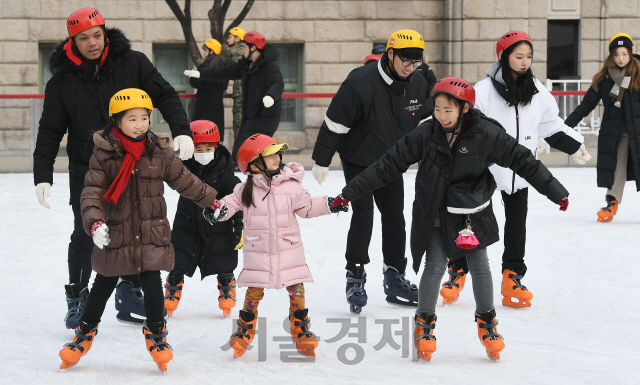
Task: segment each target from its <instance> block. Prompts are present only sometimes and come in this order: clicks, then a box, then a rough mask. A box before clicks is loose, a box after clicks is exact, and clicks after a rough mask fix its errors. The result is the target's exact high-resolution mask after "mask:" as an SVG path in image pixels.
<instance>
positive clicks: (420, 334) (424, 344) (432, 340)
mask: <svg viewBox="0 0 640 385" xmlns="http://www.w3.org/2000/svg"><path fill="white" fill-rule="evenodd" d="M437 319H438V317H436V315H435V314H427V313H422V314H416V318H415V322H416V328H415V331H414V332H413V341H414V344H415V346H416V349H417V350H418V357H420V359H422V360H424V361H426V362H429V361H431V353H433V352H435V351H436V336H434V335H433V329H435V328H436V320H437Z"/></svg>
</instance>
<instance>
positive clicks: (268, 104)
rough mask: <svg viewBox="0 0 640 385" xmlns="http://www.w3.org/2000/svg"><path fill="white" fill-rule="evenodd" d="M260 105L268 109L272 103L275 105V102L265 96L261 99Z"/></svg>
mask: <svg viewBox="0 0 640 385" xmlns="http://www.w3.org/2000/svg"><path fill="white" fill-rule="evenodd" d="M262 103H263V104H264V106H265V107H267V108H269V107H271V106H273V103H275V101H274V100H273V98H272V97H271V96H269V95H267V96H265V97H264V98H262Z"/></svg>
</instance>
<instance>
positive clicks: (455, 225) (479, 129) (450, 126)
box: [336, 77, 569, 360]
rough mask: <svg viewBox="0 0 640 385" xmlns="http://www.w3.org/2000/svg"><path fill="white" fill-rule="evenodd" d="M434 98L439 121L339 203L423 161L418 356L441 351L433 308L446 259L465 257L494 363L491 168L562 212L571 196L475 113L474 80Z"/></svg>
mask: <svg viewBox="0 0 640 385" xmlns="http://www.w3.org/2000/svg"><path fill="white" fill-rule="evenodd" d="M431 95H432V96H433V97H434V101H435V112H434V117H435V118H432V119H429V120H427V121H426V122H424V123H423V124H421V125H419V126H418V127H417V128H416V129H415V130H413V131H412V132H411V133H409V134H407V135H405V136H404V137H403V138H402V139H400V140H399V141H398V142H397V143H396V145H395V147H393V148H391V149H390V150H389V151H387V153H386V154H385V155H384V156H383V157H382V158H380V160H379V161H378V162H376V163H374V164H372V165H371V166H369V167H368V168H367V169H366V170H365V171H364V172H363V173H362V174H360V175H359V176H358V177H356V178H354V179H352V180H351V181H350V182H349V183H348V184H347V186H346V187H345V188H344V189H343V190H342V197H341V198H344V199H347V200H353V199H357V198H358V197H360V196H361V195H362V194H364V193H366V192H368V191H371V190H373V189H375V188H377V187H379V186H382V185H383V184H385V183H388V182H389V181H391V180H394V179H396V178H398V177H399V176H400V175H401V174H402V173H404V172H405V171H406V170H407V169H408V168H409V166H410V165H412V164H414V163H416V162H418V161H420V162H421V163H420V167H419V169H418V174H417V176H416V194H415V196H416V199H415V201H414V205H413V221H412V230H411V252H412V254H413V268H414V270H415V271H416V273H417V272H418V269H419V267H420V262H421V260H422V256H423V255H425V251H426V257H425V269H424V272H423V275H422V279H421V281H420V294H419V300H418V309H417V311H416V318H415V319H416V328H415V345H416V348H417V349H418V353H419V356H420V357H421V358H422V359H425V360H429V359H431V353H432V352H434V351H435V350H436V341H435V337H434V336H433V328H434V327H435V321H436V314H435V307H436V302H437V299H438V289H439V283H440V280H441V278H442V276H443V274H444V271H445V268H446V266H447V261H448V260H453V259H456V258H459V257H462V256H464V255H465V254H466V255H467V257H468V262H469V270H470V272H471V274H472V275H473V289H474V290H473V291H474V296H475V300H476V322H477V325H478V335H479V337H480V341H481V342H482V344H483V345H484V346H485V348H486V350H487V354H488V355H489V357H490V358H492V359H494V360H497V359H499V358H500V351H501V350H502V349H503V348H504V342H503V341H502V336H500V335H499V334H497V332H496V329H495V326H496V324H497V321H496V318H495V316H496V314H495V308H494V305H493V283H492V279H491V271H490V269H489V260H488V257H487V250H486V247H487V246H489V245H491V244H492V243H495V242H496V241H498V239H499V230H498V224H497V222H496V218H495V216H494V214H493V206H492V204H491V196H492V194H493V192H494V191H495V188H496V183H495V180H494V179H493V176H492V174H491V172H490V171H489V166H490V165H491V164H494V163H495V164H498V165H500V166H502V167H509V168H511V169H512V170H514V171H515V172H516V173H517V174H518V175H520V176H521V177H523V178H525V179H526V180H527V182H529V183H530V184H531V185H532V186H533V187H535V188H536V190H538V191H539V192H540V193H541V194H543V195H545V196H547V197H548V198H549V199H550V200H551V201H552V202H557V203H558V204H559V205H560V209H561V210H563V211H564V210H566V208H567V206H568V204H569V201H568V199H567V196H568V195H569V193H568V192H567V190H565V188H564V187H563V186H562V185H561V184H560V182H558V180H556V179H555V178H554V177H553V176H552V175H551V173H550V172H549V170H547V168H546V167H545V166H544V165H543V164H542V163H540V161H538V160H536V159H535V157H534V156H533V154H532V153H531V151H529V150H528V149H526V148H525V147H524V146H522V145H519V144H518V143H517V141H516V139H515V138H513V137H511V136H509V135H508V134H507V133H506V132H505V131H504V129H503V128H502V126H500V124H498V123H497V122H496V121H494V120H492V119H489V118H487V117H485V116H484V115H483V114H482V113H481V112H479V111H477V110H476V111H474V109H473V104H474V103H475V91H474V89H473V87H472V86H471V85H470V84H469V83H467V82H466V81H464V80H462V79H459V78H454V77H448V78H444V79H442V80H440V81H439V82H438V83H437V84H436V86H435V87H434V90H433V92H432V94H431ZM339 198H340V197H339ZM336 199H338V198H336ZM471 230H472V231H471ZM475 238H477V240H476V239H475ZM470 239H471V240H475V241H476V242H475V246H474V242H468V240H470ZM469 243H471V244H469ZM465 244H467V245H465ZM463 247H464V248H463Z"/></svg>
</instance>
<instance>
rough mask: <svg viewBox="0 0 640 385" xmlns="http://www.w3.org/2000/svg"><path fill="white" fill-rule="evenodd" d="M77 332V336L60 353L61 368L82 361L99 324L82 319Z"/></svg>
mask: <svg viewBox="0 0 640 385" xmlns="http://www.w3.org/2000/svg"><path fill="white" fill-rule="evenodd" d="M75 332H76V337H75V338H74V339H73V341H72V342H69V343H68V344H65V345H64V347H63V348H62V350H60V353H59V355H60V358H62V363H61V364H60V369H67V368H70V367H72V366H73V365H75V364H77V363H78V361H80V358H81V357H82V356H84V355H85V354H87V353H89V349H91V345H92V344H93V339H94V338H95V336H96V335H97V334H98V324H95V325H91V324H88V323H86V322H82V321H80V322H79V325H78V327H77V328H76V330H75Z"/></svg>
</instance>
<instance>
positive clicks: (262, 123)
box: [200, 44, 284, 132]
mask: <svg viewBox="0 0 640 385" xmlns="http://www.w3.org/2000/svg"><path fill="white" fill-rule="evenodd" d="M279 56H280V53H279V52H278V50H277V49H276V48H275V47H274V46H272V45H271V44H267V46H266V47H265V49H264V50H263V51H262V54H261V55H260V56H259V57H258V59H257V60H256V61H255V63H252V62H251V61H249V60H247V59H241V60H240V61H238V62H236V63H234V64H230V65H226V66H222V67H213V68H205V69H203V70H202V71H200V79H202V80H236V79H242V123H241V124H242V125H241V127H240V131H242V130H243V129H244V128H245V127H246V129H249V130H258V131H256V132H275V131H276V129H277V128H278V125H279V124H280V114H281V113H282V92H283V91H284V81H283V80H282V73H281V72H280V67H279V66H278V63H276V60H278V57H279ZM267 95H269V96H271V97H272V98H273V100H274V104H273V106H271V107H269V108H266V107H265V106H264V104H263V102H262V99H263V98H264V97H265V96H267ZM260 127H262V128H260Z"/></svg>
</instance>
